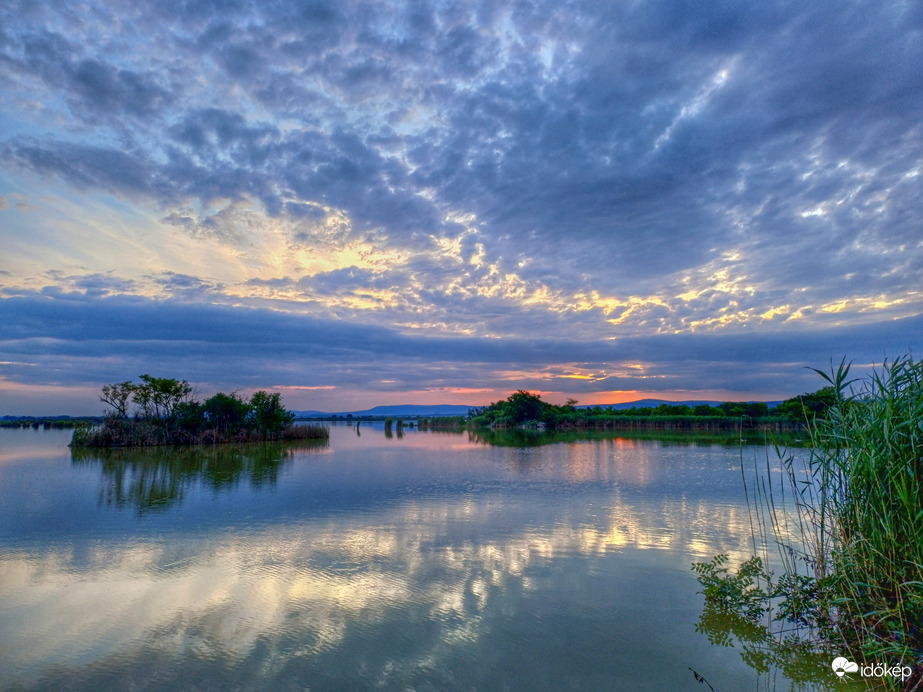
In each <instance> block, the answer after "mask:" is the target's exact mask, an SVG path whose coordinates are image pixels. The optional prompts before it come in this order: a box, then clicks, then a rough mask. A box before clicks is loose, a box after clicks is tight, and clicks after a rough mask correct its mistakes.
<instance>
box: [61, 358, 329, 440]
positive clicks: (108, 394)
mask: <svg viewBox="0 0 923 692" xmlns="http://www.w3.org/2000/svg"><path fill="white" fill-rule="evenodd" d="M140 380H141V382H139V383H136V382H132V381H130V380H129V381H126V382H118V383H116V384H107V385H104V386H103V387H102V390H101V393H100V397H99V399H100V401H102V402H103V403H104V404H106V405H107V406H108V407H109V409H108V410H107V411H106V412H105V415H104V419H103V424H102V425H101V426H96V427H92V428H83V429H80V430H77V431H75V433H74V440H73V442H72V444H73V445H74V446H85V447H111V446H148V445H163V444H178V445H189V444H202V443H214V442H248V441H258V440H276V439H282V438H291V437H300V438H316V437H323V438H326V437H327V436H328V434H329V431H328V430H327V428H325V427H323V426H308V425H306V426H297V427H295V426H293V423H294V420H295V414H293V413H292V412H291V411H288V410H286V408H285V406H284V405H283V404H282V397H281V395H280V394H278V393H269V392H266V391H263V390H259V391H257V392H254V393H253V395H252V396H251V397H250V399H249V400H244V399H242V398H241V397H240V396H239V395H238V394H237V393H236V392H234V393H231V394H225V393H223V392H218V393H217V394H215V395H214V396H212V397H210V398H208V399H206V400H205V401H203V402H199V401H197V400H196V399H195V397H194V392H193V388H192V386H191V385H190V384H189V383H188V382H187V381H186V380H176V379H173V378H164V377H152V376H150V375H141V376H140Z"/></svg>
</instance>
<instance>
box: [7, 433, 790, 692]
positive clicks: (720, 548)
mask: <svg viewBox="0 0 923 692" xmlns="http://www.w3.org/2000/svg"><path fill="white" fill-rule="evenodd" d="M69 441H70V433H69V432H67V431H33V430H0V688H3V689H20V688H21V689H49V690H59V689H75V690H84V689H85V690H100V689H126V690H127V689H137V690H172V689H191V690H195V689H201V690H206V689H208V690H228V689H272V690H290V689H291V690H305V689H310V690H357V689H384V690H621V689H624V690H697V691H698V692H701V691H702V690H706V689H707V688H706V687H705V686H703V685H700V684H699V683H697V682H696V681H695V679H694V678H693V675H692V673H691V672H690V670H689V668H690V667H692V668H694V669H695V670H696V671H698V672H699V673H701V674H702V675H703V676H705V677H706V678H707V680H708V681H709V683H710V684H711V685H712V686H713V687H714V689H715V690H716V691H718V692H722V691H728V690H757V689H788V683H787V682H786V681H784V680H780V679H776V678H774V677H773V678H772V679H767V677H766V676H765V675H764V676H762V677H758V676H757V674H756V673H755V672H753V671H752V670H750V669H749V668H748V667H747V666H745V665H744V664H743V663H742V661H741V658H740V655H739V652H738V651H737V650H735V649H728V648H721V647H713V646H711V645H710V644H709V642H708V640H707V638H706V637H705V635H703V634H699V633H697V632H696V631H695V625H696V622H697V621H698V618H699V615H700V614H701V610H702V600H701V599H702V597H701V596H700V595H699V594H697V593H696V592H697V591H698V588H699V586H698V583H697V582H696V580H695V577H694V575H693V573H692V572H691V570H690V564H691V563H692V562H693V561H697V560H706V559H708V558H710V557H711V556H712V555H714V554H716V553H719V552H726V553H730V554H731V555H732V561H733V562H734V563H738V562H740V561H742V560H743V559H744V558H745V557H746V556H749V554H750V549H749V540H750V533H749V523H748V514H747V508H746V504H745V501H744V495H743V493H742V488H741V472H740V465H739V464H740V455H741V451H740V450H739V449H738V448H737V447H736V446H721V445H709V444H695V443H686V444H678V443H669V442H657V441H640V440H630V439H605V440H592V441H589V440H585V441H576V442H569V443H556V444H547V445H541V446H529V447H513V446H495V445H491V444H486V443H485V442H484V441H483V440H480V439H478V438H476V437H471V436H469V435H468V433H464V434H446V433H438V432H434V433H430V432H417V431H409V432H405V434H404V435H403V436H402V437H398V436H396V435H395V436H391V437H388V436H386V435H385V433H384V431H383V430H382V429H381V428H375V427H372V426H363V427H361V428H360V429H359V431H358V434H357V430H356V429H355V428H353V427H347V426H339V427H338V426H334V427H332V428H331V437H330V441H329V443H328V444H324V445H322V446H313V447H311V446H300V447H290V446H285V447H283V446H275V445H266V446H253V447H242V448H236V447H234V448H232V447H218V448H211V449H198V450H179V451H177V450H166V449H159V450H153V451H150V450H148V451H143V452H132V453H128V452H123V453H109V454H104V453H97V452H94V453H90V454H81V455H79V456H76V457H72V455H71V452H70V450H69V449H68V448H67V446H66V445H67V443H68V442H69ZM744 452H745V454H748V455H750V454H752V455H757V456H759V455H763V457H764V458H765V454H766V450H765V449H763V448H745V450H744Z"/></svg>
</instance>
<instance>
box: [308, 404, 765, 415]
mask: <svg viewBox="0 0 923 692" xmlns="http://www.w3.org/2000/svg"><path fill="white" fill-rule="evenodd" d="M721 403H724V402H721V401H705V400H694V401H692V400H690V401H668V400H666V399H638V400H637V401H625V402H622V403H620V404H598V405H599V406H600V407H602V408H613V409H616V410H623V409H627V408H653V407H655V406H660V405H661V404H667V405H668V406H693V407H694V406H702V405H706V406H717V405H718V404H721ZM746 403H749V402H746ZM765 403H766V404H767V405H768V406H769V407H770V408H772V407H773V406H775V405H776V404H778V403H779V402H778V401H767V402H765ZM483 405H484V404H482V405H481V406H483ZM595 406H597V404H589V405H586V406H580V405H578V406H577V408H593V407H595ZM473 408H480V406H478V405H474V404H472V405H471V406H465V405H462V404H429V405H427V404H404V405H400V404H398V405H394V406H375V407H373V408H370V409H365V410H363V411H337V412H327V411H294V413H295V415H296V416H297V417H298V418H330V417H332V416H339V417H340V418H343V417H346V416H352V417H353V418H359V417H362V416H392V417H394V416H465V415H467V414H468V411H469V410H470V409H473Z"/></svg>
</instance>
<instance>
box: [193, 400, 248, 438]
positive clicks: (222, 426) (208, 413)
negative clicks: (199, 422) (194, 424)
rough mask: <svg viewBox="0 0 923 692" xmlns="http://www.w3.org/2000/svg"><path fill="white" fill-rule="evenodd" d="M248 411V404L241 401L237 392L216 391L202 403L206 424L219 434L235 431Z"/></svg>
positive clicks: (245, 418)
mask: <svg viewBox="0 0 923 692" xmlns="http://www.w3.org/2000/svg"><path fill="white" fill-rule="evenodd" d="M249 413H250V405H249V404H248V403H247V402H245V401H242V400H241V398H240V397H239V396H237V394H224V393H223V392H218V393H217V394H215V396H213V397H211V398H209V399H206V400H205V403H203V404H202V414H203V416H204V418H205V421H206V423H207V424H208V425H210V426H212V427H213V428H215V429H216V430H217V431H218V434H219V435H232V434H234V433H235V432H237V431H238V430H239V429H240V428H241V426H243V424H244V422H245V421H246V420H247V416H248V415H249Z"/></svg>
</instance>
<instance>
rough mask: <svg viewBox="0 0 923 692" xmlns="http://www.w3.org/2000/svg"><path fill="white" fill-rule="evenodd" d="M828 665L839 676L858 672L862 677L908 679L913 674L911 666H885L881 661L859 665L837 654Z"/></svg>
mask: <svg viewBox="0 0 923 692" xmlns="http://www.w3.org/2000/svg"><path fill="white" fill-rule="evenodd" d="M830 666H831V667H832V668H833V672H834V673H836V674H837V677H839V678H841V677H843V676H844V675H846V673H859V675H861V676H862V677H863V678H884V677H888V676H890V677H894V678H900V679H901V681H904V680H908V679H909V678H910V676H911V675H912V674H913V668H911V667H910V666H886V665H883V664H881V663H877V664H875V665H864V666H860V665H859V664H858V663H854V662H853V661H850V660H849V659H848V658H844V657H843V656H838V657H837V658H835V659H833V663H831V664H830Z"/></svg>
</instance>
